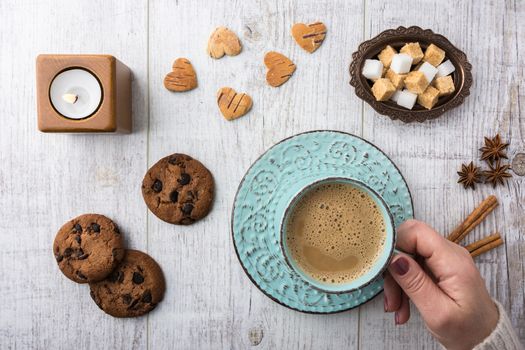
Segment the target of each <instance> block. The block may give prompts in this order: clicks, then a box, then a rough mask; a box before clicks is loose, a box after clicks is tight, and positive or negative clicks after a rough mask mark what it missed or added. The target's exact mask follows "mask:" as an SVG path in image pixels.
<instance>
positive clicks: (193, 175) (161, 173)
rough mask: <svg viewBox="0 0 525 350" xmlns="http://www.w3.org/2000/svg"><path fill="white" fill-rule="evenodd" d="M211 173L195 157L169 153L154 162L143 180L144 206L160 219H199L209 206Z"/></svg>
mask: <svg viewBox="0 0 525 350" xmlns="http://www.w3.org/2000/svg"><path fill="white" fill-rule="evenodd" d="M213 194H214V182H213V176H212V175H211V173H210V171H209V170H208V169H207V168H206V167H205V166H204V165H202V164H201V162H199V161H198V160H196V159H193V158H191V157H190V156H187V155H185V154H178V153H175V154H172V155H171V156H167V157H164V158H162V159H161V160H159V161H158V162H157V163H156V164H155V165H153V166H152V167H151V168H150V169H149V170H148V172H147V173H146V175H145V176H144V180H143V181H142V196H143V197H144V201H145V202H146V205H147V206H148V208H149V209H150V210H151V212H152V213H153V214H155V215H156V216H157V217H158V218H159V219H161V220H164V221H166V222H169V223H172V224H178V225H189V224H192V223H193V222H195V221H196V220H199V219H202V218H203V217H205V216H206V214H208V212H209V211H210V209H211V205H212V202H213Z"/></svg>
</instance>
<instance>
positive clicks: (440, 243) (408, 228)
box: [396, 220, 448, 259]
mask: <svg viewBox="0 0 525 350" xmlns="http://www.w3.org/2000/svg"><path fill="white" fill-rule="evenodd" d="M396 246H397V247H398V248H399V249H400V250H402V251H404V252H406V253H410V254H417V255H419V256H422V257H423V258H425V259H430V258H431V257H432V256H433V255H434V254H435V253H436V252H439V253H440V254H441V253H442V254H446V253H447V251H448V250H447V249H446V248H448V247H447V246H448V242H447V240H446V239H445V238H444V237H442V236H441V235H440V234H439V233H437V232H436V231H435V230H434V229H433V228H432V227H430V226H428V225H427V224H425V223H424V222H421V221H417V220H407V221H405V222H404V223H402V224H401V225H399V227H398V228H397V243H396Z"/></svg>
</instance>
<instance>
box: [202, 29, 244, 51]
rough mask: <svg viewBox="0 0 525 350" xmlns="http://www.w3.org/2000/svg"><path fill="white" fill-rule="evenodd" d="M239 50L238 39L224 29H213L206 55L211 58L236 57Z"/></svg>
mask: <svg viewBox="0 0 525 350" xmlns="http://www.w3.org/2000/svg"><path fill="white" fill-rule="evenodd" d="M241 50H242V46H241V42H240V41H239V38H238V37H237V35H235V33H234V32H232V31H231V30H229V29H228V28H226V27H218V28H217V29H215V31H214V32H213V33H212V34H211V36H210V39H209V40H208V54H209V55H210V56H211V57H213V58H221V57H222V56H224V55H228V56H237V55H238V54H239V53H240V52H241Z"/></svg>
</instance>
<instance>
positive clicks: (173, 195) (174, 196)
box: [170, 191, 179, 203]
mask: <svg viewBox="0 0 525 350" xmlns="http://www.w3.org/2000/svg"><path fill="white" fill-rule="evenodd" d="M178 199H179V192H177V191H171V193H170V200H171V201H172V202H173V203H177V200H178Z"/></svg>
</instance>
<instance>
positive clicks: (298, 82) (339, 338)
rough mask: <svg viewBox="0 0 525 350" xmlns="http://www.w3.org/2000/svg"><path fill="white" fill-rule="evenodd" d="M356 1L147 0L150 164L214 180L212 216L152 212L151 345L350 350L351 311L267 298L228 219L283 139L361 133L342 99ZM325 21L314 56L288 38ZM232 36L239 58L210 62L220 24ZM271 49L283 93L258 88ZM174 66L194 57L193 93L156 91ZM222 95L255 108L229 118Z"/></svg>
mask: <svg viewBox="0 0 525 350" xmlns="http://www.w3.org/2000/svg"><path fill="white" fill-rule="evenodd" d="M361 6H362V3H361V2H360V1H354V2H345V1H337V2H324V1H322V2H316V1H306V2H305V1H303V2H300V3H299V2H294V1H284V2H283V1H281V2H264V1H255V2H247V1H228V2H220V3H217V2H205V1H191V2H190V1H180V2H179V3H178V4H177V3H176V2H173V1H154V2H151V8H150V78H151V81H150V96H151V98H150V108H151V117H150V118H151V119H150V147H149V157H148V159H149V164H152V163H154V162H155V161H156V160H157V159H158V158H160V157H162V156H164V155H167V154H169V153H172V152H183V153H188V154H190V155H193V156H194V157H196V158H198V159H200V160H201V161H202V162H203V163H204V164H205V165H207V166H208V167H209V168H210V170H211V171H212V173H213V174H214V176H215V181H216V187H217V193H216V195H217V198H216V202H215V206H214V208H213V211H212V212H211V214H210V215H209V216H208V217H207V218H206V219H205V220H203V221H202V222H199V223H196V224H194V225H192V226H190V227H177V226H172V225H168V224H164V223H162V222H160V221H159V220H157V219H156V218H155V217H154V216H152V215H151V214H150V215H149V232H150V234H149V237H150V239H149V247H150V251H151V253H152V254H154V255H155V257H157V258H158V259H159V261H160V263H161V264H162V267H163V269H164V271H165V273H166V276H167V283H168V293H167V295H166V301H165V302H164V303H163V304H162V305H161V306H160V307H159V309H158V310H156V311H155V312H154V313H152V314H151V315H150V318H149V320H150V327H149V328H150V336H149V344H150V346H151V347H152V348H158V347H163V346H166V345H167V344H170V345H171V344H173V346H175V347H177V348H190V347H191V348H239V349H245V348H247V347H249V346H250V344H251V343H250V338H249V333H250V331H252V332H253V333H254V334H256V333H258V330H262V332H263V338H262V341H261V342H260V345H259V346H260V347H263V348H288V349H293V348H306V349H309V348H355V347H357V322H358V318H357V312H355V311H354V312H350V313H346V314H342V315H337V316H334V317H323V316H314V315H303V314H300V313H297V312H295V311H291V310H288V309H286V308H284V307H282V306H280V305H278V304H276V303H274V302H273V301H271V300H270V299H268V298H267V297H266V296H264V295H263V294H262V293H261V292H260V291H259V290H258V289H257V288H256V287H254V286H253V285H252V284H251V282H250V281H249V279H248V278H247V277H246V276H245V274H244V272H243V271H242V269H241V267H240V265H239V263H238V261H237V258H236V257H235V252H234V249H233V245H232V241H231V237H230V229H229V220H230V213H231V206H232V203H233V198H234V195H235V192H236V190H237V186H238V184H239V182H240V180H241V178H242V176H243V175H244V172H245V171H246V170H247V169H248V167H249V166H250V165H251V163H252V162H253V161H254V160H255V159H256V158H257V157H258V156H259V155H260V154H261V153H262V152H264V151H265V150H266V149H267V148H268V147H270V146H271V145H272V144H274V143H275V142H277V141H279V140H281V139H282V138H284V137H287V136H290V135H293V134H295V133H298V132H301V131H306V130H311V129H320V128H334V129H339V130H345V131H349V132H354V133H355V132H357V133H360V127H361V103H359V102H357V103H356V101H355V100H352V99H349V98H348V96H349V95H350V93H349V91H348V88H347V84H348V83H347V82H348V76H347V73H346V72H347V65H348V63H349V62H348V59H349V56H348V55H349V50H351V48H353V47H355V46H357V45H358V43H359V41H360V40H361V39H362V38H361V35H355V32H354V31H352V30H350V29H349V25H351V26H352V28H358V31H361V28H362V11H361ZM315 20H322V21H324V22H325V23H326V24H327V26H328V28H329V29H328V35H327V38H326V40H325V42H324V43H323V45H322V46H321V48H320V49H319V50H318V51H317V52H315V53H314V54H312V55H310V54H308V53H306V52H304V51H303V50H302V49H301V48H299V47H298V46H297V45H296V44H295V42H294V41H293V39H292V37H291V35H290V34H289V33H290V29H291V26H292V25H293V24H294V23H295V22H299V21H305V22H311V21H315ZM219 25H224V26H227V27H229V28H231V29H232V30H233V31H234V32H236V33H237V34H238V35H239V37H240V39H241V41H242V44H243V51H242V53H241V54H240V55H239V56H236V57H224V58H222V59H220V60H213V59H211V58H209V57H208V56H207V55H206V52H205V48H206V45H207V41H208V36H209V35H210V34H211V32H212V31H213V29H214V28H215V27H216V26H219ZM270 50H277V51H279V52H282V53H283V54H285V55H287V56H288V57H290V58H291V59H292V60H293V61H294V62H295V63H296V64H297V71H296V72H295V74H294V76H293V77H292V78H291V79H290V80H289V81H288V82H287V83H286V84H284V85H283V86H282V87H280V88H272V87H269V86H268V85H267V84H266V81H265V73H266V69H265V67H264V64H263V57H264V54H265V53H266V52H267V51H270ZM177 57H187V58H188V59H190V60H191V62H192V64H193V65H194V67H195V70H196V72H197V76H198V81H199V87H198V88H197V89H195V90H193V91H191V92H188V93H184V94H173V93H170V92H169V91H167V90H165V89H164V87H163V86H162V79H163V77H164V75H165V74H166V73H167V72H169V70H170V67H171V63H172V61H173V60H174V59H175V58H177ZM222 86H230V87H233V88H235V89H236V90H237V91H246V92H247V93H248V94H250V95H251V96H252V98H253V100H254V105H253V109H252V111H251V112H250V113H249V114H248V115H246V116H245V117H243V118H241V119H239V120H236V121H234V122H227V121H225V120H224V119H223V118H222V116H221V115H220V113H219V111H218V108H217V106H216V104H215V96H216V91H217V90H218V89H219V88H220V87H222Z"/></svg>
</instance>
